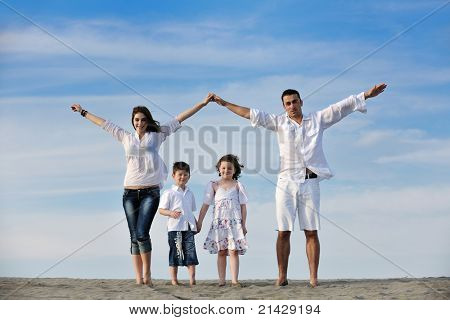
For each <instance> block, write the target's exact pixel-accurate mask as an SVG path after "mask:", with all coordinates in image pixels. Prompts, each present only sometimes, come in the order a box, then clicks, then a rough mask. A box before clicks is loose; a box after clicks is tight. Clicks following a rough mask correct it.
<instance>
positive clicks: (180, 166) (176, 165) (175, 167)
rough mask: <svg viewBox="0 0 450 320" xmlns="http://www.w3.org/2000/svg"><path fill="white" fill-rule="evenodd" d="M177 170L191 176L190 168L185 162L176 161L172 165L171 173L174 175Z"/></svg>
mask: <svg viewBox="0 0 450 320" xmlns="http://www.w3.org/2000/svg"><path fill="white" fill-rule="evenodd" d="M179 170H183V171H186V172H187V173H189V174H191V168H190V167H189V165H188V164H187V163H186V162H183V161H178V162H175V163H174V164H173V167H172V173H173V174H175V172H177V171H179Z"/></svg>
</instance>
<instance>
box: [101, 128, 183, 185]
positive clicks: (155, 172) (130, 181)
mask: <svg viewBox="0 0 450 320" xmlns="http://www.w3.org/2000/svg"><path fill="white" fill-rule="evenodd" d="M180 127H181V124H180V122H179V121H178V120H177V119H173V120H171V121H170V122H168V123H165V124H163V125H161V132H146V133H145V135H144V136H143V137H142V139H141V140H139V136H138V134H137V133H136V132H134V133H130V132H128V131H126V130H124V129H122V128H120V127H119V126H117V125H115V124H114V123H112V122H110V121H105V122H104V124H103V125H102V128H103V129H104V130H105V131H107V132H109V133H110V134H112V136H113V137H114V138H116V139H117V140H118V141H119V142H121V143H122V145H123V147H124V149H125V158H126V161H127V171H126V174H125V179H124V182H123V185H124V186H153V185H159V187H160V188H161V187H162V186H163V184H164V182H165V181H166V179H167V167H166V164H165V163H164V161H163V160H162V158H161V157H160V156H159V153H158V152H159V148H160V146H161V144H162V143H163V142H164V140H166V138H167V137H168V136H169V135H171V134H172V133H174V132H175V131H177V130H178V129H179V128H180Z"/></svg>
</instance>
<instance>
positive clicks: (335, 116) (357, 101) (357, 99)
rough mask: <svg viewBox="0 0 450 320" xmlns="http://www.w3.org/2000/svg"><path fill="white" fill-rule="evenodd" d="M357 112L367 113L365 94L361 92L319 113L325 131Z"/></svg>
mask: <svg viewBox="0 0 450 320" xmlns="http://www.w3.org/2000/svg"><path fill="white" fill-rule="evenodd" d="M355 111H359V112H362V113H366V112H367V109H366V100H365V98H364V92H361V93H360V94H358V95H357V96H355V95H351V96H350V97H348V98H346V99H344V100H341V101H339V102H337V103H335V104H332V105H330V106H329V107H327V108H325V109H323V110H321V111H319V112H318V115H319V117H320V123H321V125H322V126H323V128H324V129H326V128H328V127H330V126H332V125H333V124H335V123H337V122H339V121H340V120H341V119H342V118H344V117H346V116H348V115H349V114H350V113H352V112H355Z"/></svg>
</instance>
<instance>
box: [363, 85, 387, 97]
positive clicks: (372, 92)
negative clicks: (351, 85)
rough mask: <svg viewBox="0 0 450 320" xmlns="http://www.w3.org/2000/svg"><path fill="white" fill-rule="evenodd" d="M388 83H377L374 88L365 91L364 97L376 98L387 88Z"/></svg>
mask: <svg viewBox="0 0 450 320" xmlns="http://www.w3.org/2000/svg"><path fill="white" fill-rule="evenodd" d="M386 87H387V85H386V84H385V83H380V84H376V85H374V86H373V88H372V89H369V90H367V91H366V92H364V99H366V100H367V99H369V98H374V97H376V96H377V95H379V94H380V93H382V92H383V91H384V89H386Z"/></svg>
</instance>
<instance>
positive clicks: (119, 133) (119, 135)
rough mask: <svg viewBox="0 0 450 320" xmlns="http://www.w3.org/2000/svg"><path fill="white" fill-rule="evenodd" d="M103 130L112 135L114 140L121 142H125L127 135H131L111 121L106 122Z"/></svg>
mask: <svg viewBox="0 0 450 320" xmlns="http://www.w3.org/2000/svg"><path fill="white" fill-rule="evenodd" d="M101 127H102V129H103V130H105V131H106V132H108V133H110V134H111V135H112V136H113V137H114V138H116V139H117V140H118V141H119V142H123V138H124V137H125V135H127V134H130V133H129V132H127V131H126V130H124V129H122V128H121V127H119V126H118V125H115V124H114V123H112V122H111V121H109V120H106V121H105V122H104V123H103V125H102V126H101Z"/></svg>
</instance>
